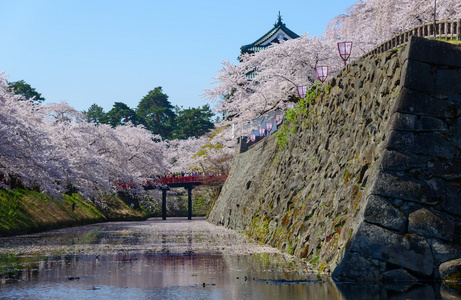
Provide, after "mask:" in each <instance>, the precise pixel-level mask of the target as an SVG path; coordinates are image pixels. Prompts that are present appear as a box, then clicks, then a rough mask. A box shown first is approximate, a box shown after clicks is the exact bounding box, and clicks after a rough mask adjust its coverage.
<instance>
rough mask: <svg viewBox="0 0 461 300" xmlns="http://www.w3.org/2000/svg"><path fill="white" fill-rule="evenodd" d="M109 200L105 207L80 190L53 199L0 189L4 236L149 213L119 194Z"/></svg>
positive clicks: (143, 216)
mask: <svg viewBox="0 0 461 300" xmlns="http://www.w3.org/2000/svg"><path fill="white" fill-rule="evenodd" d="M105 203H106V204H107V206H106V207H104V208H102V207H97V206H96V205H95V204H94V203H92V202H90V201H88V200H86V199H85V198H83V197H82V196H80V195H78V194H73V195H65V196H64V197H63V198H62V200H52V199H51V197H49V196H47V195H42V194H41V193H39V192H34V191H28V190H22V189H17V190H14V191H10V190H5V189H0V236H12V235H17V234H24V233H33V232H39V231H45V230H50V229H58V228H64V227H72V226H79V225H84V224H91V223H98V222H106V221H132V220H144V219H146V218H147V217H148V215H147V213H146V212H144V211H142V210H135V209H132V208H130V207H129V206H128V205H127V204H125V203H124V202H123V201H122V200H121V199H119V198H118V197H116V196H108V197H107V198H106V199H105Z"/></svg>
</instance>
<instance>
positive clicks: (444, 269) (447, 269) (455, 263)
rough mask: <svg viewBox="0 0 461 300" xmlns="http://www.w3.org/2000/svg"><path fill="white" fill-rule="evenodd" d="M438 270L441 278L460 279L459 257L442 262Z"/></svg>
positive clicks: (460, 265)
mask: <svg viewBox="0 0 461 300" xmlns="http://www.w3.org/2000/svg"><path fill="white" fill-rule="evenodd" d="M439 272H440V278H441V279H442V280H461V258H460V259H455V260H450V261H447V262H444V263H443V264H441V265H440V267H439Z"/></svg>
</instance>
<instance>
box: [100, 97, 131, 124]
mask: <svg viewBox="0 0 461 300" xmlns="http://www.w3.org/2000/svg"><path fill="white" fill-rule="evenodd" d="M104 121H105V122H104V123H106V124H110V125H111V126H112V127H116V126H118V125H124V124H126V123H128V122H131V123H132V124H133V125H139V119H138V117H137V115H136V112H135V111H134V110H133V109H131V108H129V107H128V105H126V104H125V103H123V102H115V103H114V106H113V108H112V109H111V110H109V111H108V112H107V114H106V115H105V118H104Z"/></svg>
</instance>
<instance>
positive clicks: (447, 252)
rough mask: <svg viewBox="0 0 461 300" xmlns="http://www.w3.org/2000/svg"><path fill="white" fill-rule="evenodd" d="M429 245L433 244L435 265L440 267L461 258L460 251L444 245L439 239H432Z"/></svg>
mask: <svg viewBox="0 0 461 300" xmlns="http://www.w3.org/2000/svg"><path fill="white" fill-rule="evenodd" d="M429 243H430V244H431V249H432V254H433V256H434V263H435V265H440V264H441V263H444V262H446V261H449V260H452V259H455V258H458V257H459V256H460V254H459V251H458V250H457V249H455V248H454V247H452V246H451V245H450V244H447V243H443V242H441V241H439V240H437V239H431V240H430V241H429Z"/></svg>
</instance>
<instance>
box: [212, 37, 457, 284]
mask: <svg viewBox="0 0 461 300" xmlns="http://www.w3.org/2000/svg"><path fill="white" fill-rule="evenodd" d="M308 110H309V111H310V114H309V116H305V117H303V118H300V119H299V122H298V123H299V124H301V125H300V126H298V127H297V128H296V132H295V133H294V134H293V135H292V136H291V137H290V138H289V141H288V145H287V146H286V147H285V148H283V149H281V148H279V147H277V146H276V138H275V137H274V136H269V137H267V138H265V139H264V140H262V141H260V142H259V143H258V144H257V145H255V146H253V147H252V149H250V150H249V151H247V152H245V153H241V154H238V155H237V156H236V158H235V161H234V165H233V167H232V170H231V173H230V176H229V177H228V180H227V182H226V184H225V185H224V187H223V190H222V192H221V195H220V197H219V199H218V200H217V201H216V203H215V205H214V207H213V209H212V211H211V213H210V216H209V221H210V222H213V223H215V224H221V225H224V226H226V227H229V228H232V229H235V230H239V231H243V232H245V233H246V234H248V235H249V236H251V237H253V238H255V239H257V240H259V241H261V242H264V243H267V244H269V245H272V246H274V247H278V248H280V249H283V250H284V251H287V252H288V253H290V254H294V255H296V256H298V257H301V258H305V259H306V260H308V261H310V262H311V263H313V264H316V265H317V266H318V267H319V268H320V269H322V270H324V271H325V272H332V274H333V277H334V278H336V279H338V280H351V279H352V280H358V281H375V280H383V279H384V280H394V279H399V280H413V279H415V278H439V277H440V274H439V266H440V265H441V264H442V263H444V262H448V261H451V260H454V259H456V258H459V257H460V255H459V251H458V246H459V244H460V240H461V236H460V235H461V229H460V228H459V225H460V224H461V223H460V221H461V208H460V207H459V205H458V203H461V158H460V153H461V117H460V116H461V49H460V48H459V47H456V46H454V45H450V44H446V43H442V42H436V41H429V40H425V39H422V38H416V37H412V38H411V41H410V43H409V44H407V45H406V46H404V47H403V48H402V49H399V50H392V51H388V52H386V53H383V54H380V55H373V56H369V57H366V58H364V59H362V60H360V61H356V62H353V63H351V64H349V65H348V66H347V67H346V68H345V69H344V70H343V71H341V72H340V73H339V74H338V75H337V76H336V77H334V78H332V79H331V80H330V81H329V82H327V83H325V84H324V85H323V88H322V89H319V90H318V96H317V97H316V99H315V100H314V101H313V102H311V104H310V105H309V107H308Z"/></svg>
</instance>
